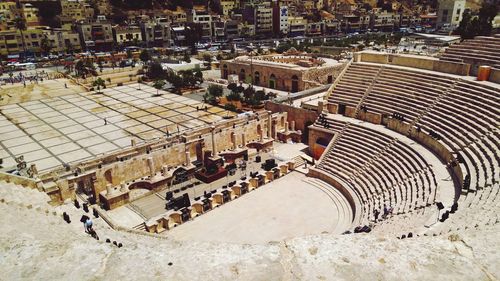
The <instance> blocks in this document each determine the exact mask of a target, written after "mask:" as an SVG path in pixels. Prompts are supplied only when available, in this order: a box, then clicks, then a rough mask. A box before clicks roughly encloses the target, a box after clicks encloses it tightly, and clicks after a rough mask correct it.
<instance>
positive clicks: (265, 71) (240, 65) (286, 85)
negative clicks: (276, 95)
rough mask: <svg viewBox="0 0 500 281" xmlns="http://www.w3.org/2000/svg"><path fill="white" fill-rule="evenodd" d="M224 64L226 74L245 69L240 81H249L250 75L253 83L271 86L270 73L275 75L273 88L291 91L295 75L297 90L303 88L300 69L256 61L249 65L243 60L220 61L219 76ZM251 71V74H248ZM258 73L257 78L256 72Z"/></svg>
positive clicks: (238, 72)
mask: <svg viewBox="0 0 500 281" xmlns="http://www.w3.org/2000/svg"><path fill="white" fill-rule="evenodd" d="M224 65H226V66H227V71H228V74H229V75H231V74H236V75H239V74H240V73H241V70H242V69H243V70H244V71H245V79H243V80H242V79H241V78H240V81H242V82H245V83H250V82H251V81H252V77H254V81H253V82H254V85H256V86H261V87H266V88H272V87H271V86H270V80H271V79H270V78H271V75H274V77H275V87H274V89H276V90H280V91H291V90H292V77H293V76H294V75H295V76H297V78H298V81H299V82H298V91H302V90H304V89H305V84H304V82H303V78H302V75H303V71H302V70H301V69H292V68H286V66H276V67H273V66H271V65H269V64H265V65H259V64H258V63H253V64H252V65H250V64H249V63H247V62H245V61H234V60H233V61H222V62H221V77H224ZM252 72H253V75H252V76H251V75H250V74H251V73H252ZM257 72H258V73H259V75H258V78H257V75H256V73H257Z"/></svg>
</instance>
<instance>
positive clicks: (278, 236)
mask: <svg viewBox="0 0 500 281" xmlns="http://www.w3.org/2000/svg"><path fill="white" fill-rule="evenodd" d="M308 181H309V179H307V178H306V176H305V175H304V174H301V173H298V172H292V173H290V174H289V175H287V176H285V177H282V178H280V179H278V180H276V181H273V182H271V183H269V184H266V185H265V186H263V187H261V188H259V189H257V190H255V191H252V192H250V193H249V194H247V195H245V196H242V197H241V198H238V199H236V200H233V201H231V202H229V203H227V204H224V205H223V206H221V207H220V208H216V209H214V210H212V211H210V212H208V213H207V214H204V215H202V216H200V217H199V218H196V219H194V220H192V221H190V222H187V223H185V224H182V225H181V226H179V227H177V228H174V229H172V230H169V231H167V232H164V233H165V235H167V236H168V237H171V238H174V239H176V240H181V241H182V240H183V241H189V240H194V241H210V242H225V243H228V242H229V243H238V244H240V243H242V244H246V243H248V244H265V243H268V242H271V241H281V240H284V239H287V238H293V237H301V236H306V235H312V234H320V233H335V234H339V233H342V232H343V231H345V230H346V229H347V228H348V227H349V226H350V219H351V218H352V216H351V215H350V213H349V209H348V203H347V201H345V198H344V197H342V196H340V193H338V196H335V197H333V196H329V195H327V194H326V193H325V191H324V190H322V189H320V188H318V187H316V186H315V185H313V184H311V183H309V182H308ZM334 192H335V191H334Z"/></svg>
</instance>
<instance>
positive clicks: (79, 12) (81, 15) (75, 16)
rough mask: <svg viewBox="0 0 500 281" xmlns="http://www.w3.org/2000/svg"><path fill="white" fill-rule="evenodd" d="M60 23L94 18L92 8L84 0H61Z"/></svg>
mask: <svg viewBox="0 0 500 281" xmlns="http://www.w3.org/2000/svg"><path fill="white" fill-rule="evenodd" d="M59 18H60V20H61V24H63V25H64V24H71V23H73V22H75V21H81V20H85V19H91V18H94V9H93V8H92V7H91V6H90V5H89V4H88V3H87V2H86V1H84V0H61V15H60V17H59Z"/></svg>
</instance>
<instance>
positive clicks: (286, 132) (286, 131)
mask: <svg viewBox="0 0 500 281" xmlns="http://www.w3.org/2000/svg"><path fill="white" fill-rule="evenodd" d="M285 134H288V121H285Z"/></svg>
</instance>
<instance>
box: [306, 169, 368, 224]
mask: <svg viewBox="0 0 500 281" xmlns="http://www.w3.org/2000/svg"><path fill="white" fill-rule="evenodd" d="M307 176H309V177H313V178H317V179H320V180H322V181H324V182H326V183H328V184H329V185H331V186H333V187H335V188H336V189H337V190H338V191H340V193H342V195H344V197H345V198H346V199H347V202H349V206H350V207H351V210H352V217H353V221H354V222H356V221H357V218H356V215H358V216H359V214H360V213H361V211H360V209H361V205H358V204H357V203H356V201H357V200H356V201H355V199H354V198H353V195H352V193H351V191H350V190H348V188H346V187H345V186H343V185H342V184H341V183H339V182H338V181H336V180H335V179H334V178H333V177H331V176H330V175H328V174H327V173H325V172H323V171H321V170H319V169H316V168H314V167H311V168H309V172H308V173H307ZM352 192H353V191H352ZM358 210H359V212H358Z"/></svg>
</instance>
